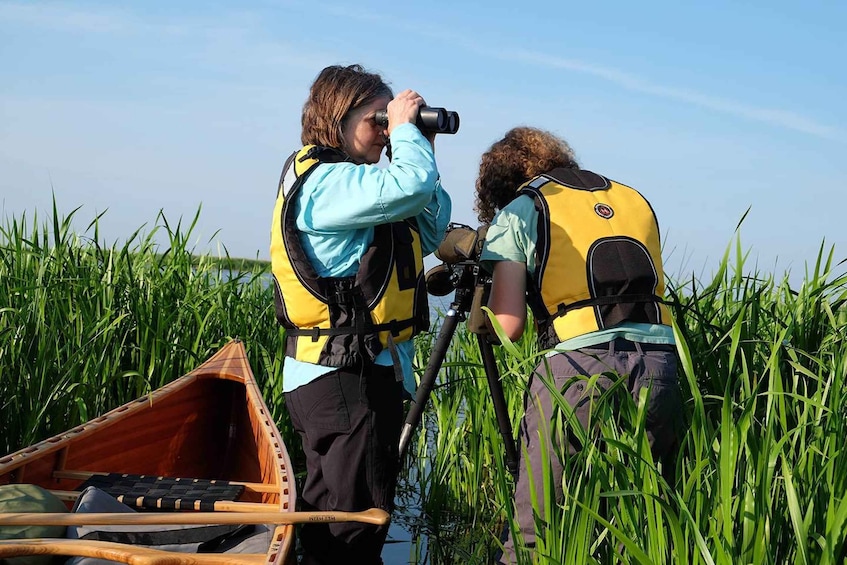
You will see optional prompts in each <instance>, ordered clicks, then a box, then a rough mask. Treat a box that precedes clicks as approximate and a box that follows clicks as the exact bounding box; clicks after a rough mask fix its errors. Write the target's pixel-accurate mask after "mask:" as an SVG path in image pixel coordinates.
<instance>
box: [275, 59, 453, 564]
mask: <svg viewBox="0 0 847 565" xmlns="http://www.w3.org/2000/svg"><path fill="white" fill-rule="evenodd" d="M423 105H424V100H423V98H422V97H421V96H420V95H419V94H418V93H417V92H415V91H413V90H404V91H403V92H401V93H399V94H398V95H397V96H396V97H395V96H393V94H392V92H391V89H390V88H389V87H388V86H387V85H386V83H385V82H384V81H383V79H382V78H381V77H380V76H379V75H377V74H374V73H369V72H367V71H365V70H364V69H363V68H362V67H361V66H359V65H350V66H337V65H334V66H330V67H327V68H325V69H323V70H322V71H321V72H320V73H319V74H318V76H317V78H316V79H315V81H314V82H313V84H312V86H311V89H310V92H309V97H308V99H307V101H306V103H305V105H304V106H303V114H302V135H301V141H302V143H303V147H302V148H301V149H299V150H297V151H295V152H294V153H293V154H292V155H291V156H290V157H289V158H288V160H287V162H286V164H285V166H284V168H283V172H282V175H281V177H280V184H279V190H278V194H277V201H276V206H275V208H274V215H273V224H272V231H271V262H272V269H273V275H274V282H275V303H276V312H277V319H278V321H279V323H280V324H282V326H283V327H284V328H285V330H286V350H285V365H284V372H285V379H284V385H283V388H284V393H285V401H286V407H287V409H288V411H289V414H290V415H291V420H292V423H293V424H294V428H295V429H296V430H297V432H298V434H299V435H300V437H301V439H302V442H303V451H304V453H305V456H306V479H305V482H304V484H303V487H302V490H301V492H300V497H299V500H300V502H301V505H302V509H303V510H345V511H360V510H365V509H367V508H371V507H379V508H383V509H384V510H387V511H388V512H391V510H393V508H394V493H395V486H396V480H397V474H398V472H399V457H398V443H399V436H400V429H401V426H402V423H403V404H402V402H403V397H404V390H403V389H404V383H405V387H406V390H407V392H409V393H413V392H414V387H415V384H414V378H413V375H412V359H413V357H414V345H413V342H412V338H413V337H414V335H416V334H417V333H419V332H420V331H423V330H426V329H427V328H428V327H429V308H428V302H427V295H426V289H425V287H424V277H423V257H424V256H426V255H428V254H430V253H431V252H432V251H433V250H434V249H435V248H436V247H437V246H438V244H439V242H440V241H441V239H442V238H443V236H444V232H445V229H446V227H447V224H448V222H449V219H450V212H451V202H450V197H449V196H448V194H447V193H446V192H445V191H444V190H443V189H442V187H441V183H440V181H439V174H438V168H437V166H436V162H435V154H434V149H433V141H434V137H435V132H430V133H428V134H423V133H421V131H420V130H419V129H418V128H417V127H416V126H415V121H416V119H417V116H418V112H419V108H420V107H421V106H423ZM377 112H386V114H387V118H388V123H387V125H382V123H378V121H377V119H376V114H377ZM380 122H381V120H380ZM389 140H390V144H391V148H392V156H391V161H390V163H389V164H388V166H387V167H377V166H375V164H376V163H377V162H378V161H379V160H380V158H381V156H382V152H383V150H384V149H385V147H386V143H387V142H388V141H389ZM386 533H387V527H380V528H377V527H375V526H370V525H366V524H359V523H353V522H348V523H338V524H321V523H314V524H311V523H310V524H305V525H304V526H303V528H302V530H301V533H300V540H301V545H302V549H303V559H302V561H301V563H304V564H327V563H333V564H334V563H361V564H365V565H367V564H373V563H381V562H382V561H381V558H380V554H381V552H382V547H383V544H384V542H385V537H386Z"/></svg>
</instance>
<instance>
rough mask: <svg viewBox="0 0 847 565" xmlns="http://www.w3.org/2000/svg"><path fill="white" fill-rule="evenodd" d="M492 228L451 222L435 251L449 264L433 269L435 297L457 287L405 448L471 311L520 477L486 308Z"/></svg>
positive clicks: (512, 466)
mask: <svg viewBox="0 0 847 565" xmlns="http://www.w3.org/2000/svg"><path fill="white" fill-rule="evenodd" d="M487 232H488V226H481V227H480V228H478V229H473V228H472V227H470V226H466V225H464V224H457V223H451V224H450V225H448V226H447V233H446V234H445V236H444V239H443V240H442V241H441V243H440V244H439V245H438V249H436V250H435V256H436V257H438V258H439V259H441V261H443V263H442V264H441V265H437V266H435V267H433V268H432V269H430V270H429V271H427V273H426V290H427V292H429V293H430V294H432V295H435V296H445V295H447V294H450V292H452V291H454V290H455V291H456V292H455V295H454V297H453V300H452V301H451V304H450V308H449V309H448V310H447V313H446V314H445V315H444V320H443V321H442V323H441V329H440V330H439V332H438V338H437V339H436V341H435V344H434V345H433V347H432V352H431V355H430V357H429V362H428V363H427V366H426V369H425V370H424V374H423V376H422V377H421V381H420V384H419V385H418V392H417V394H416V396H415V402H414V404H412V405H411V407H410V408H409V412H408V413H407V414H406V422H405V423H404V424H403V429H402V430H401V433H400V448H399V452H400V458H401V459H402V458H403V457H404V456H405V454H406V450H407V449H408V446H409V442H410V441H411V437H412V431H413V430H414V429H415V427H416V426H417V425H418V423H419V422H420V420H421V415H422V414H423V410H424V406H425V405H426V402H427V399H428V398H429V395H430V393H431V391H432V388H433V386H434V384H435V379H436V376H437V375H438V371H439V369H440V368H441V364H442V362H443V361H444V357H445V355H446V354H447V349H448V347H449V345H450V340H451V339H452V337H453V334H454V332H455V331H456V327H457V325H458V323H459V322H460V321H462V320H465V319H466V315H467V329H468V331H470V332H471V333H474V334H476V337H477V344H478V346H479V352H480V355H481V357H482V365H483V369H484V370H485V377H486V380H487V381H488V387H489V390H490V391H491V400H492V403H493V404H494V413H495V415H496V417H497V427H498V428H499V429H500V434H501V436H502V437H503V449H504V451H505V465H506V468H507V469H508V470H509V472H510V473H512V475H513V476H517V472H518V451H517V444H516V443H515V438H514V435H513V433H512V424H511V422H510V420H509V412H508V409H507V406H506V399H505V396H504V393H503V386H502V384H501V383H500V373H499V371H498V369H497V361H496V359H495V357H494V350H493V349H492V344H495V343H497V341H496V338H495V336H492V335H491V334H490V333H489V331H488V328H487V324H486V315H485V312H483V310H482V306H483V305H485V304H486V302H487V301H488V294H489V292H490V290H491V276H490V275H488V274H487V273H486V272H485V271H483V270H482V269H480V266H479V257H480V255H481V254H482V245H483V243H484V242H485V236H486V234H487Z"/></svg>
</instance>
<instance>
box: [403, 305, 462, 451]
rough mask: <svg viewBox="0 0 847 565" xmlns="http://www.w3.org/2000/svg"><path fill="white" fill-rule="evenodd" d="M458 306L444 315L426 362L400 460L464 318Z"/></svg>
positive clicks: (407, 423) (405, 424)
mask: <svg viewBox="0 0 847 565" xmlns="http://www.w3.org/2000/svg"><path fill="white" fill-rule="evenodd" d="M454 306H455V307H454ZM457 308H458V305H451V306H450V309H449V310H447V314H446V315H445V316H444V321H443V322H442V323H441V329H440V330H439V332H438V339H437V340H436V341H435V345H434V346H433V348H432V354H431V355H430V357H429V361H428V362H427V364H426V369H425V370H424V374H423V377H421V383H420V384H419V385H418V391H417V394H415V402H414V403H413V404H412V405H411V407H410V408H409V413H408V414H406V422H405V423H404V424H403V429H402V430H401V432H400V461H403V458H404V457H405V455H406V450H407V449H408V448H409V442H410V441H411V439H412V432H414V431H415V428H416V427H417V425H418V424H419V423H420V421H421V415H422V414H423V411H424V408H426V403H427V401H428V400H429V395H430V393H431V392H432V387H433V386H434V385H435V378H436V377H437V376H438V371H439V370H440V369H441V364H442V363H443V362H444V357H445V356H446V355H447V349H448V348H449V347H450V340H451V339H453V334H454V333H455V332H456V326H457V325H458V324H459V321H461V319H463V316H462V315H461V313H460V312H459V310H457Z"/></svg>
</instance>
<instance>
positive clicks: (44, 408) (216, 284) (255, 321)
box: [0, 203, 282, 453]
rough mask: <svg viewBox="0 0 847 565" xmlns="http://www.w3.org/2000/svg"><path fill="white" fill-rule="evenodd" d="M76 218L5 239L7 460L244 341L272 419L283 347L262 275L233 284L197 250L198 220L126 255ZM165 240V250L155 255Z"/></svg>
mask: <svg viewBox="0 0 847 565" xmlns="http://www.w3.org/2000/svg"><path fill="white" fill-rule="evenodd" d="M78 211H79V210H78V209H77V210H74V211H73V212H71V213H70V214H68V215H66V216H64V217H63V216H61V215H60V214H59V213H58V211H57V209H56V205H55V203H54V206H53V211H52V212H53V213H52V218H50V219H49V220H48V221H42V222H40V221H39V220H38V218H37V217H33V218H32V220H28V219H27V218H26V215H24V216H22V217H21V218H19V219H18V218H10V219H7V220H6V221H5V224H4V225H3V226H2V227H0V252H1V253H0V399H2V400H0V403H1V404H2V405H0V430H2V437H0V451H3V452H4V453H5V452H9V451H13V450H15V449H18V448H20V447H23V446H26V445H29V444H31V443H33V442H35V441H37V440H40V439H43V438H44V437H47V436H49V435H52V434H55V433H59V432H61V431H63V430H65V429H67V428H69V427H71V426H72V425H74V424H76V423H80V422H84V421H86V420H88V419H90V418H92V417H94V416H95V415H98V414H101V413H103V412H104V411H106V410H108V409H110V408H113V407H115V406H117V405H119V404H122V403H124V402H127V401H129V400H132V399H134V398H137V397H138V396H141V395H143V394H146V393H148V392H150V391H151V390H154V389H155V388H157V387H159V386H161V385H162V384H164V383H166V382H169V381H170V380H173V379H174V378H176V377H178V376H180V375H182V374H184V373H186V372H187V371H189V370H190V369H191V368H193V367H194V366H196V365H197V364H199V363H200V362H201V361H202V360H204V359H205V358H206V357H208V356H209V355H210V354H211V353H212V352H213V351H215V350H216V349H217V348H218V347H220V346H221V345H222V344H223V343H225V342H226V341H228V340H229V339H230V338H232V337H240V338H242V339H244V341H245V343H246V345H247V347H248V354H249V355H250V357H251V364H252V366H253V368H254V370H255V371H256V373H257V378H258V379H259V382H260V383H262V384H263V387H264V388H265V394H266V398H267V399H268V400H269V404H270V405H271V406H274V407H275V412H276V413H275V415H277V416H280V419H282V418H281V416H282V413H281V404H282V403H281V392H280V391H281V380H282V372H281V366H280V364H279V363H280V362H279V361H278V360H277V359H276V357H277V355H276V351H278V350H280V349H278V347H279V346H280V344H281V343H282V336H281V333H280V330H279V329H278V328H277V327H276V324H275V322H274V319H273V312H272V304H273V300H272V294H271V290H270V288H269V286H268V284H267V282H266V280H263V276H264V275H265V273H264V272H263V271H262V270H261V268H260V267H256V270H254V271H252V272H239V273H232V272H229V271H226V270H224V269H222V268H221V267H220V262H218V261H215V260H214V259H213V258H212V257H209V256H208V255H200V256H199V261H198V260H197V258H196V257H195V254H194V253H193V250H192V248H191V247H190V241H191V239H192V231H193V229H194V228H195V225H196V222H197V219H198V217H199V213H200V211H199V209H198V212H197V215H195V217H194V218H193V220H192V221H191V222H190V223H189V224H187V225H183V223H182V221H181V220H180V221H179V222H178V223H177V224H176V225H171V224H170V223H169V222H168V220H167V219H166V218H165V216H164V215H162V214H160V215H159V216H158V217H157V219H156V224H155V225H154V226H153V228H152V229H150V230H149V231H148V232H147V233H146V234H143V233H142V231H141V229H139V230H138V231H136V232H135V233H134V234H133V235H132V236H131V237H130V238H128V240H127V241H126V242H125V243H123V244H122V245H118V244H112V245H106V244H105V243H104V242H103V241H102V240H101V235H100V230H99V221H100V218H101V216H98V217H95V218H94V219H93V220H92V221H91V222H90V223H89V224H88V226H87V228H86V229H85V230H84V231H83V233H82V234H81V235H80V234H79V233H77V232H76V231H75V230H74V221H75V216H76V215H77V213H78ZM159 234H162V235H164V236H165V243H164V244H157V243H156V238H157V236H158V235H159Z"/></svg>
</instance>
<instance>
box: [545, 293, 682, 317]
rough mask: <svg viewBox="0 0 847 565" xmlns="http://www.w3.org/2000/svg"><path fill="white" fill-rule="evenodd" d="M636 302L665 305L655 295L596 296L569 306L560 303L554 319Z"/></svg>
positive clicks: (663, 301) (662, 300)
mask: <svg viewBox="0 0 847 565" xmlns="http://www.w3.org/2000/svg"><path fill="white" fill-rule="evenodd" d="M636 302H659V303H662V304H666V302H665V300H664V299H662V298H661V297H659V296H656V295H655V294H620V295H617V296H598V297H597V298H586V299H585V300H577V301H576V302H571V303H570V304H565V303H564V302H562V303H561V304H559V306H558V307H557V308H556V313H555V314H553V317H554V318H558V317H561V316H564V315H565V314H567V313H568V312H570V311H571V310H576V309H578V308H586V307H588V306H607V305H609V304H633V303H636Z"/></svg>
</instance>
